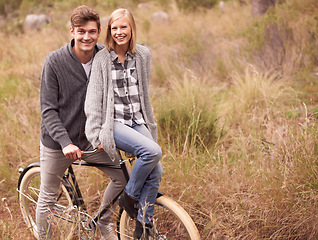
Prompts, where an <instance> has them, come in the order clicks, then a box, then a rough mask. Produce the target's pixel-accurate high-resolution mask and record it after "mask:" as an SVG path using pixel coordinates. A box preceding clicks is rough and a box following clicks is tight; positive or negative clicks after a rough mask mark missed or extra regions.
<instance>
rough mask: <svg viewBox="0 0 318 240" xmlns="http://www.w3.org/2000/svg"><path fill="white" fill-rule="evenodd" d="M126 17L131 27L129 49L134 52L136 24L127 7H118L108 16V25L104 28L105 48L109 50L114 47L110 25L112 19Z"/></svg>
mask: <svg viewBox="0 0 318 240" xmlns="http://www.w3.org/2000/svg"><path fill="white" fill-rule="evenodd" d="M122 17H126V18H127V20H128V24H129V26H130V28H131V39H130V43H129V49H128V50H130V51H131V52H132V53H136V39H137V38H136V24H135V19H134V17H133V15H132V13H131V12H130V11H129V10H128V9H124V8H119V9H117V10H115V11H113V12H112V14H111V15H110V16H109V19H108V25H107V29H106V38H105V46H106V48H107V50H108V51H109V50H110V49H111V48H113V49H115V45H116V43H115V41H114V40H113V38H112V35H111V25H112V23H113V22H114V21H116V20H117V19H119V18H122Z"/></svg>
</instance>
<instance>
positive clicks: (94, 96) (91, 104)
mask: <svg viewBox="0 0 318 240" xmlns="http://www.w3.org/2000/svg"><path fill="white" fill-rule="evenodd" d="M103 90H104V88H103V74H102V67H101V61H100V58H96V57H95V59H94V61H93V65H92V70H91V76H90V80H89V83H88V86H87V93H86V100H85V105H84V110H85V114H86V117H87V120H86V126H85V129H86V130H85V133H86V137H87V139H88V141H90V142H91V144H92V146H93V147H94V148H96V147H97V146H98V145H99V144H100V143H101V142H100V140H99V135H100V131H101V129H102V121H103V118H102V113H103V106H102V104H103V99H102V98H103Z"/></svg>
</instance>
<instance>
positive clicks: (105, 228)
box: [97, 222, 118, 240]
mask: <svg viewBox="0 0 318 240" xmlns="http://www.w3.org/2000/svg"><path fill="white" fill-rule="evenodd" d="M97 225H98V228H99V231H100V237H101V240H118V237H117V235H116V233H115V231H114V229H113V226H112V224H107V225H102V224H100V223H99V222H98V223H97Z"/></svg>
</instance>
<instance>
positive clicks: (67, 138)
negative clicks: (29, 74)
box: [40, 40, 104, 149]
mask: <svg viewBox="0 0 318 240" xmlns="http://www.w3.org/2000/svg"><path fill="white" fill-rule="evenodd" d="M73 45H74V40H72V41H71V42H69V43H68V44H66V45H65V46H63V47H61V48H60V49H58V50H55V51H53V52H50V53H49V54H48V55H47V57H46V59H45V62H44V65H43V70H42V76H41V91H40V105H41V116H42V119H41V142H42V143H43V145H44V146H46V147H49V148H52V149H61V148H63V147H65V146H67V145H68V144H71V143H72V144H74V145H76V146H78V147H79V148H81V149H86V148H87V147H88V146H89V144H90V143H89V142H88V140H87V138H86V136H85V132H84V127H85V121H86V118H85V115H83V113H84V101H85V96H86V88H87V81H88V79H87V76H86V73H85V70H84V68H83V66H82V64H81V62H80V61H79V59H78V58H77V57H76V55H75V53H74V52H73V49H72V46H73ZM103 47H104V46H103V45H100V44H97V45H96V46H95V52H97V51H99V50H101V49H102V48H103Z"/></svg>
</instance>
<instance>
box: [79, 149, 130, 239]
mask: <svg viewBox="0 0 318 240" xmlns="http://www.w3.org/2000/svg"><path fill="white" fill-rule="evenodd" d="M90 150H91V149H90ZM83 160H85V161H87V162H93V163H107V164H114V165H117V166H118V165H119V160H118V159H117V160H116V161H115V162H113V161H112V160H110V158H109V157H108V155H107V154H106V153H105V152H97V153H96V154H92V155H89V156H87V157H83ZM98 168H99V169H100V170H101V171H103V172H104V174H105V175H107V176H108V177H109V178H110V179H111V181H110V183H109V184H108V186H107V188H106V190H105V192H104V195H103V200H102V203H101V206H100V208H99V211H98V213H97V215H99V213H100V212H101V211H103V210H104V209H105V208H106V207H107V206H109V204H112V202H113V200H114V199H115V198H116V197H117V196H118V195H119V194H120V193H121V191H122V190H123V189H124V187H125V186H126V184H127V181H126V179H125V176H124V174H123V171H122V170H121V169H114V168H107V167H98ZM117 205H118V204H117V202H116V203H115V204H114V205H113V206H110V208H109V210H108V211H106V212H105V213H104V214H103V215H102V216H101V217H100V219H99V221H98V226H99V228H100V231H101V233H102V236H103V237H104V239H117V237H114V236H113V237H112V236H111V235H115V234H113V233H112V229H111V225H110V221H111V218H112V216H113V212H114V211H115V209H116V207H117ZM115 236H116V235H115Z"/></svg>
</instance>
